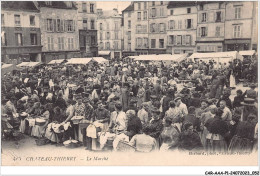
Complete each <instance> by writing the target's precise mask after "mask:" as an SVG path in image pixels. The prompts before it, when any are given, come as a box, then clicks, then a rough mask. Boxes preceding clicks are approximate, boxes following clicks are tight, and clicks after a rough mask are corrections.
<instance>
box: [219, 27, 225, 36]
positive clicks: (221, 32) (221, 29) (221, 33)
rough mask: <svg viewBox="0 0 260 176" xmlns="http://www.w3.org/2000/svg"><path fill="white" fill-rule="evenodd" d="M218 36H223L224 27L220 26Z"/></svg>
mask: <svg viewBox="0 0 260 176" xmlns="http://www.w3.org/2000/svg"><path fill="white" fill-rule="evenodd" d="M220 36H221V37H224V28H223V27H221V28H220Z"/></svg>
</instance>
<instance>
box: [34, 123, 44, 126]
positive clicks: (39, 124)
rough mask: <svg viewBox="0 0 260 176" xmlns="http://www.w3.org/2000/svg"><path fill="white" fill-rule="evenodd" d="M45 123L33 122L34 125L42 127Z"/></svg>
mask: <svg viewBox="0 0 260 176" xmlns="http://www.w3.org/2000/svg"><path fill="white" fill-rule="evenodd" d="M45 123H46V122H35V125H38V126H43V125H44V124H45Z"/></svg>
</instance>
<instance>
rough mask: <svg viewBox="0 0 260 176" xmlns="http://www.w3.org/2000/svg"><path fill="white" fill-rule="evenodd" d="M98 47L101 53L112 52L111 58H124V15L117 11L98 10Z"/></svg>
mask: <svg viewBox="0 0 260 176" xmlns="http://www.w3.org/2000/svg"><path fill="white" fill-rule="evenodd" d="M97 14H98V18H97V25H98V26H97V30H98V34H97V36H98V45H99V50H100V51H111V58H121V57H122V43H121V42H122V40H123V35H122V31H123V30H122V15H121V14H119V13H118V10H117V9H114V10H112V11H102V9H97Z"/></svg>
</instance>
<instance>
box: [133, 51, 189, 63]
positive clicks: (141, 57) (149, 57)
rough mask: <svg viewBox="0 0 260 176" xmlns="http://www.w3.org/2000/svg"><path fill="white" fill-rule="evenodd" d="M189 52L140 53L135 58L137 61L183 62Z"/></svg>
mask: <svg viewBox="0 0 260 176" xmlns="http://www.w3.org/2000/svg"><path fill="white" fill-rule="evenodd" d="M187 56H188V54H187V53H186V54H174V55H171V54H160V55H139V56H138V57H136V58H135V60H137V61H141V60H143V61H145V60H147V61H175V62H181V61H182V60H184V59H185V58H186V57H187Z"/></svg>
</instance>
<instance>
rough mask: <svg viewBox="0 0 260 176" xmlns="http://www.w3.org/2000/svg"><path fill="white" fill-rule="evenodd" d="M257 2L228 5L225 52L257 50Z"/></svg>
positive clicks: (240, 2) (230, 3)
mask: <svg viewBox="0 0 260 176" xmlns="http://www.w3.org/2000/svg"><path fill="white" fill-rule="evenodd" d="M256 8H257V2H253V1H239V2H236V1H231V2H227V3H226V19H225V50H226V51H241V50H251V49H257V24H258V22H257V20H255V18H257V9H256Z"/></svg>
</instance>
